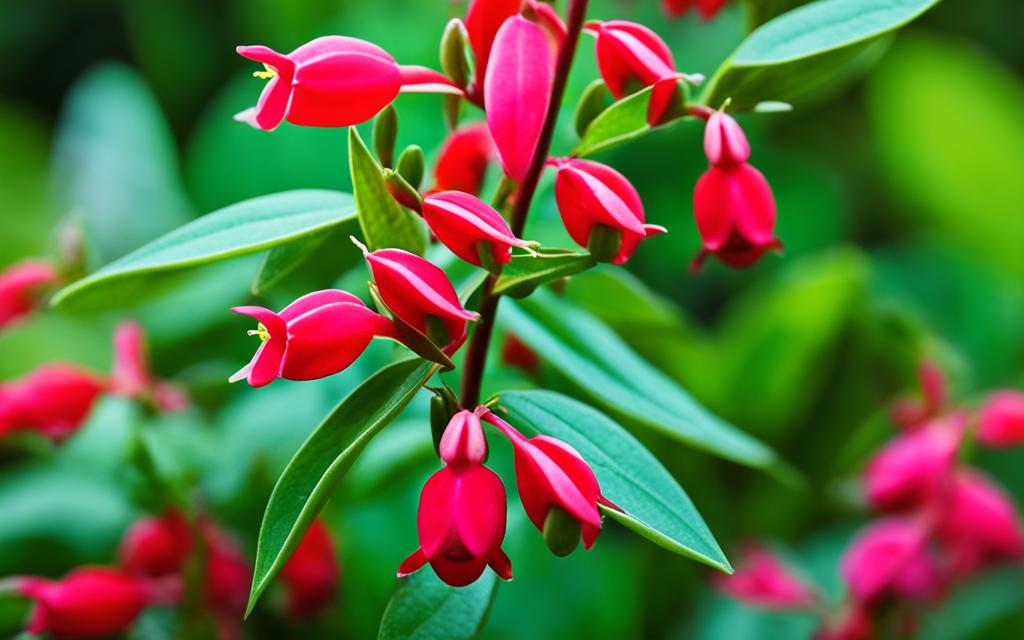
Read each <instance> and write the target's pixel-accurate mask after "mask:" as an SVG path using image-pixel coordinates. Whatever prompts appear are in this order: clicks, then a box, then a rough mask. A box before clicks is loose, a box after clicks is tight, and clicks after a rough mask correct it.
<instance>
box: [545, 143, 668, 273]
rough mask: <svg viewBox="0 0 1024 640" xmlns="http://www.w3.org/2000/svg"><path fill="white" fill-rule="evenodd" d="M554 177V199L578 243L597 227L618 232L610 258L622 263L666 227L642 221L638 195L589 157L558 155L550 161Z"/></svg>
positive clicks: (617, 175)
mask: <svg viewBox="0 0 1024 640" xmlns="http://www.w3.org/2000/svg"><path fill="white" fill-rule="evenodd" d="M551 164H553V165H554V166H555V167H556V168H557V170H558V174H557V175H556V177H555V199H556V200H557V202H558V213H559V214H560V215H561V216H562V222H563V223H564V224H565V228H566V230H567V231H568V232H569V235H570V236H571V237H572V239H573V240H574V241H576V243H577V244H579V245H580V246H583V247H587V246H589V245H590V240H591V237H590V236H591V232H593V231H594V228H595V227H597V226H599V225H600V226H604V227H609V228H611V229H613V230H615V231H617V232H618V233H619V234H620V237H621V244H620V245H619V249H618V251H617V252H616V254H615V255H614V257H613V258H612V262H614V263H615V264H622V263H624V262H626V261H627V260H629V257H630V256H631V255H633V252H634V251H636V248H637V246H638V245H639V244H640V241H641V240H642V239H644V238H647V237H650V236H653V235H657V234H659V233H665V228H664V227H660V226H658V225H653V224H644V205H643V203H642V202H641V201H640V194H638V193H637V191H636V189H635V188H633V185H631V184H630V183H629V180H627V179H626V177H625V176H623V175H622V174H621V173H619V172H618V171H616V170H615V169H612V168H611V167H609V166H606V165H603V164H600V163H598V162H593V161H591V160H577V159H569V158H558V159H555V160H552V161H551Z"/></svg>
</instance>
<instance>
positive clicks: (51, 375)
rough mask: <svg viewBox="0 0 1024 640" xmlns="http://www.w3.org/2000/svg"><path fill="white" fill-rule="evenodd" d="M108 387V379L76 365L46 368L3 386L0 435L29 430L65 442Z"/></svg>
mask: <svg viewBox="0 0 1024 640" xmlns="http://www.w3.org/2000/svg"><path fill="white" fill-rule="evenodd" d="M106 388H107V382H106V380H104V379H102V378H100V377H99V376H96V375H94V374H92V373H90V372H88V371H85V370H84V369H81V368H79V367H77V366H75V365H71V364H64V363H52V364H47V365H43V366H41V367H39V368H38V369H36V370H35V371H33V372H32V373H30V374H29V375H27V376H25V377H24V378H21V379H19V380H15V381H13V382H9V383H7V384H4V385H2V386H0V435H3V434H6V433H10V432H13V431H18V430H29V431H38V432H39V433H42V434H43V435H45V436H46V437H48V438H50V439H52V440H54V441H60V440H63V439H65V438H66V437H68V436H69V435H70V434H72V433H73V432H75V431H76V430H77V429H78V428H79V427H81V426H82V424H83V423H84V422H85V419H86V418H87V417H88V416H89V413H90V412H91V411H92V408H93V405H94V404H95V403H96V399H97V398H99V396H100V394H102V393H103V392H104V391H105V390H106Z"/></svg>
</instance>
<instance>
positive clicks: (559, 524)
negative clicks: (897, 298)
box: [544, 507, 580, 558]
mask: <svg viewBox="0 0 1024 640" xmlns="http://www.w3.org/2000/svg"><path fill="white" fill-rule="evenodd" d="M544 543H545V544H547V545H548V549H550V550H551V553H553V554H555V555H556V556H558V557H560V558H564V557H565V556H567V555H569V554H570V553H572V552H573V551H574V550H575V549H576V547H577V546H579V544H580V523H579V520H577V519H576V518H574V517H572V516H571V515H570V514H569V512H568V511H566V510H565V509H562V508H561V507H551V508H550V509H549V510H548V515H547V517H546V518H544Z"/></svg>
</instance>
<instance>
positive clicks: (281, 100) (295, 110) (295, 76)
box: [236, 36, 461, 131]
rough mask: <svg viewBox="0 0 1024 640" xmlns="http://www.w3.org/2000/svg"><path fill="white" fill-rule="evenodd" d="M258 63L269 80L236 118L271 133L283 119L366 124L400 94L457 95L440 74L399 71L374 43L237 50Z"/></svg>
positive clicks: (332, 40) (334, 40)
mask: <svg viewBox="0 0 1024 640" xmlns="http://www.w3.org/2000/svg"><path fill="white" fill-rule="evenodd" d="M236 50H237V51H238V53H239V55H241V56H243V57H245V58H249V59H250V60H255V61H256V62H262V63H263V64H264V66H265V67H266V69H267V70H266V71H263V72H257V74H256V75H257V76H258V77H261V78H269V80H270V82H268V83H267V86H266V87H265V88H264V89H263V93H262V94H261V95H260V99H259V102H258V103H257V105H256V107H255V108H253V109H248V110H246V111H244V112H242V113H240V114H238V116H236V118H237V119H239V120H243V121H245V122H249V123H250V124H252V125H253V126H254V127H257V128H260V129H264V130H266V131H272V130H274V129H276V128H277V126H278V125H279V124H281V121H282V120H287V121H288V122H291V123H292V124H297V125H303V126H309V127H345V126H349V125H354V124H359V123H361V122H366V121H367V120H369V119H370V118H372V117H373V116H375V115H376V114H377V113H378V112H379V111H380V110H381V109H383V108H384V107H386V106H388V105H389V104H391V102H392V101H393V100H394V99H395V98H396V97H397V96H398V93H399V92H400V91H424V90H425V91H432V92H436V91H442V92H449V93H461V90H460V89H458V88H457V87H455V86H454V85H453V84H452V83H451V81H450V80H448V79H447V78H446V77H445V76H444V75H442V74H440V73H438V72H436V71H431V70H429V69H424V68H422V67H400V66H399V65H398V63H397V62H395V59H394V58H392V57H391V55H390V54H388V52H387V51H384V50H383V49H381V48H380V47H378V46H377V45H375V44H372V43H369V42H366V41H365V40H359V39H357V38H348V37H345V36H323V37H320V38H317V39H315V40H313V41H311V42H308V43H306V44H304V45H302V46H301V47H299V48H298V49H296V50H295V51H292V52H291V53H289V54H288V55H284V54H281V53H278V52H276V51H274V50H273V49H270V48H269V47H265V46H262V45H256V46H244V47H237V49H236Z"/></svg>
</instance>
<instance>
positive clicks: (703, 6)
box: [661, 0, 729, 20]
mask: <svg viewBox="0 0 1024 640" xmlns="http://www.w3.org/2000/svg"><path fill="white" fill-rule="evenodd" d="M728 1H729V0H661V6H662V8H663V9H664V10H665V13H666V14H668V16H669V17H671V18H675V17H678V16H681V15H683V14H684V13H686V12H687V11H689V10H690V9H691V8H696V9H697V11H699V12H700V17H701V18H703V19H705V20H710V19H711V18H714V17H715V14H717V13H718V12H719V11H721V10H722V7H724V6H725V3H726V2H728Z"/></svg>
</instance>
